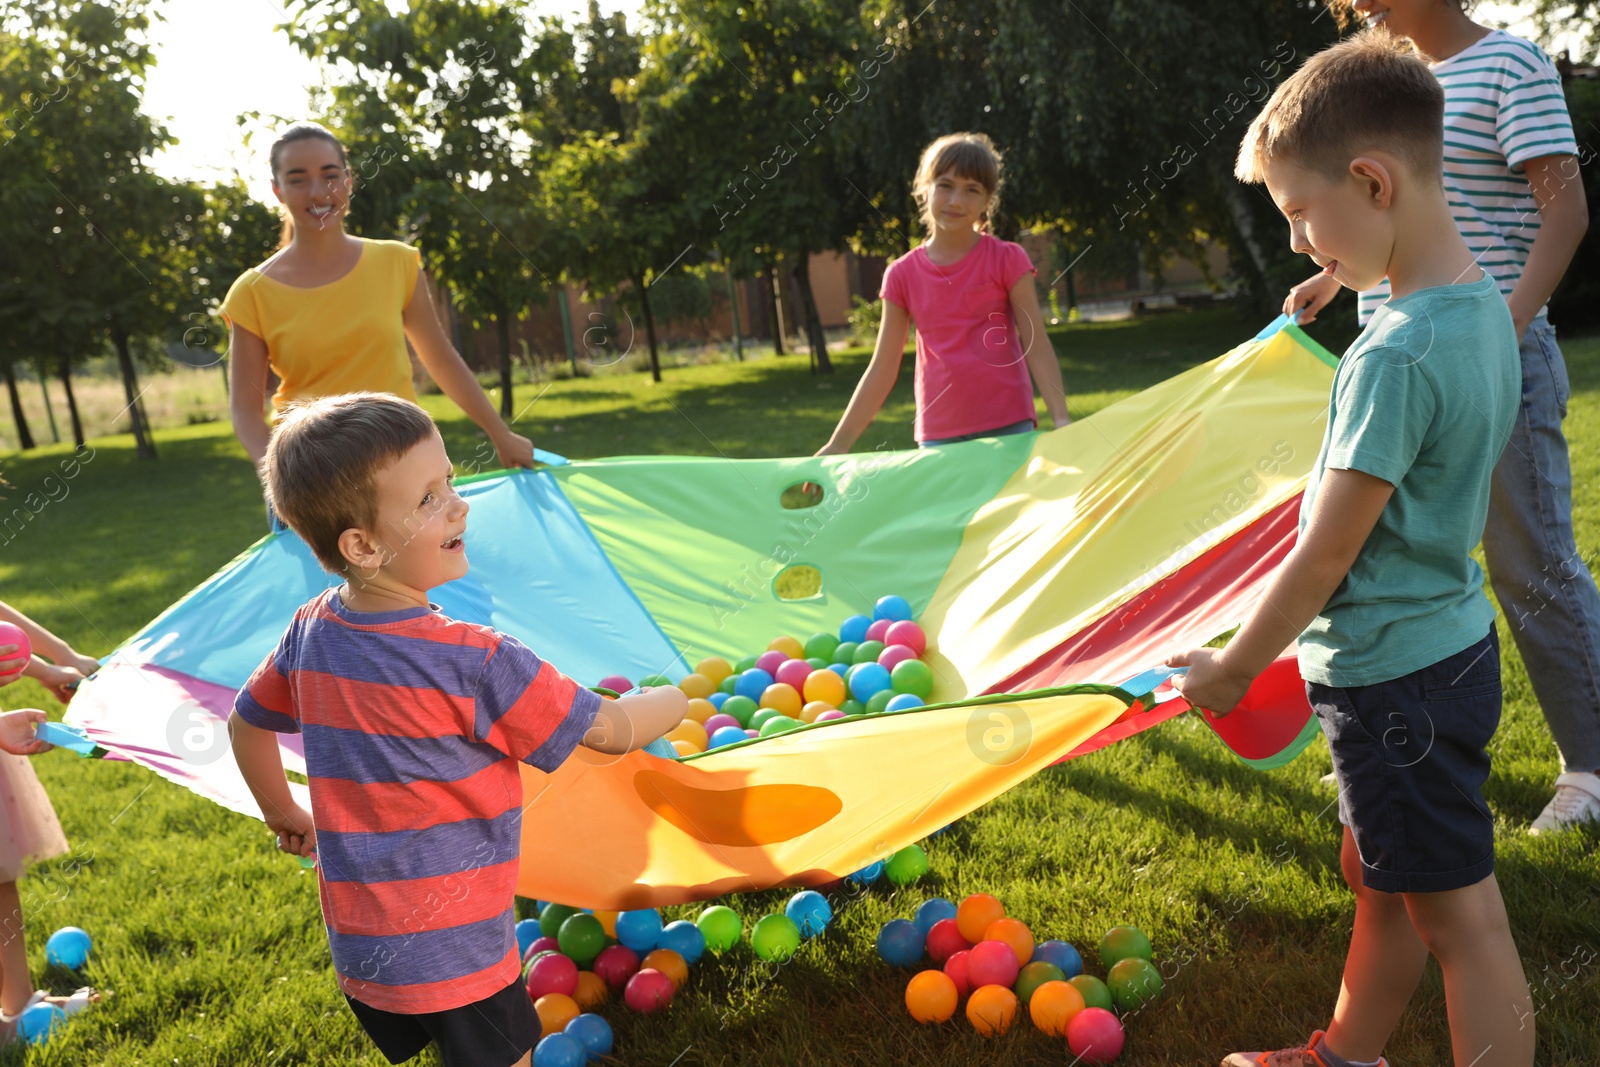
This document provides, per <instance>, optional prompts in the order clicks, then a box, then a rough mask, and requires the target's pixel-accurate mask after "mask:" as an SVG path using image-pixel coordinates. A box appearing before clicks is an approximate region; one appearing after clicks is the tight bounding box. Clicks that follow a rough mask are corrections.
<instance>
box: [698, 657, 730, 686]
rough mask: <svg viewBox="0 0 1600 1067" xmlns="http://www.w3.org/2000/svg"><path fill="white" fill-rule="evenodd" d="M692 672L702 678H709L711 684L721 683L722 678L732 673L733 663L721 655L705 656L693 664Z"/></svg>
mask: <svg viewBox="0 0 1600 1067" xmlns="http://www.w3.org/2000/svg"><path fill="white" fill-rule="evenodd" d="M694 673H696V674H698V675H700V677H702V678H709V679H711V684H712V685H713V686H718V685H721V684H722V680H723V679H724V678H726V677H727V676H728V675H730V674H732V673H733V665H732V664H731V663H729V662H728V661H727V660H725V659H723V658H722V657H721V656H707V657H706V658H705V659H703V660H701V661H700V662H699V663H696V664H695V665H694Z"/></svg>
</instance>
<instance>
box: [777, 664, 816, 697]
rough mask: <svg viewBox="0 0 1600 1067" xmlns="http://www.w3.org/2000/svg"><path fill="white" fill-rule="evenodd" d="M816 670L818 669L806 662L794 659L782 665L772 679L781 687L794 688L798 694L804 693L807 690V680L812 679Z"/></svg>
mask: <svg viewBox="0 0 1600 1067" xmlns="http://www.w3.org/2000/svg"><path fill="white" fill-rule="evenodd" d="M814 670H816V668H815V667H813V666H811V664H809V663H807V662H806V661H805V660H803V659H792V660H789V661H788V662H786V663H780V664H779V665H778V670H777V673H776V674H774V675H773V676H772V678H773V680H774V681H776V682H778V683H779V684H780V685H790V686H793V687H794V691H795V692H796V693H803V692H805V688H806V679H807V678H809V677H811V672H812V671H814Z"/></svg>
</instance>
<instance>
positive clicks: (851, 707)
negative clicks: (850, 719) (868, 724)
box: [839, 700, 867, 715]
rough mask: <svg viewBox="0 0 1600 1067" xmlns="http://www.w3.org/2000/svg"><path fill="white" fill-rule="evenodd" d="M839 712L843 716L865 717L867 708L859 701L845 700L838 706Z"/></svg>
mask: <svg viewBox="0 0 1600 1067" xmlns="http://www.w3.org/2000/svg"><path fill="white" fill-rule="evenodd" d="M839 711H840V712H841V713H842V714H845V715H865V714H866V713H867V706H866V705H865V704H863V703H861V701H859V700H846V701H845V702H844V703H843V704H840V705H839Z"/></svg>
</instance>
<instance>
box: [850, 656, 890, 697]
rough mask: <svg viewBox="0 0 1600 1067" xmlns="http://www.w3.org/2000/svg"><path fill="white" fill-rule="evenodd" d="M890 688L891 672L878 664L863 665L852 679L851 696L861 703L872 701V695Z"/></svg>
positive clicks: (854, 673) (852, 674) (854, 672)
mask: <svg viewBox="0 0 1600 1067" xmlns="http://www.w3.org/2000/svg"><path fill="white" fill-rule="evenodd" d="M888 688H889V672H888V671H886V670H884V669H883V668H882V667H881V666H879V665H878V664H876V663H863V664H861V665H860V666H859V667H858V668H857V669H856V670H855V671H853V672H852V673H851V677H850V695H851V696H853V697H855V698H856V699H857V700H860V701H863V702H865V701H867V700H870V699H872V694H874V693H881V692H882V691H883V690H885V689H888Z"/></svg>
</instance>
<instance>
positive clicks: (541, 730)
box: [229, 393, 687, 1067]
mask: <svg viewBox="0 0 1600 1067" xmlns="http://www.w3.org/2000/svg"><path fill="white" fill-rule="evenodd" d="M263 478H264V480H265V482H266V487H267V495H268V499H269V500H270V501H271V503H272V505H273V507H274V508H275V510H276V511H277V514H278V515H280V516H282V518H283V519H284V521H285V522H287V523H288V524H289V526H290V527H291V528H292V529H293V530H294V531H295V532H296V533H297V534H299V535H300V536H301V538H303V539H304V540H305V542H306V544H307V545H309V546H310V548H311V550H312V551H313V552H314V553H315V554H316V556H317V559H318V561H320V562H321V563H322V565H323V566H324V567H325V568H327V570H328V571H330V572H332V573H335V574H339V575H342V576H343V577H344V578H345V580H346V581H345V584H344V585H342V586H340V587H338V588H335V589H330V590H328V591H327V592H325V593H323V594H322V595H320V596H318V597H317V598H316V599H314V600H312V601H311V602H310V603H309V604H306V605H305V606H303V607H302V608H301V609H300V610H299V611H298V612H296V613H295V617H294V621H293V623H291V624H290V626H289V629H288V630H287V632H285V633H284V635H283V638H282V639H281V640H280V641H279V642H278V647H277V648H276V649H274V650H273V652H272V654H271V655H270V656H268V657H267V658H266V659H265V660H264V661H263V662H262V664H261V665H260V666H259V667H257V668H256V671H255V673H254V674H253V675H251V677H250V681H249V682H248V684H246V686H245V688H244V689H243V690H241V691H240V693H239V696H238V698H237V700H236V702H235V704H234V714H233V718H232V720H231V721H230V724H229V725H230V730H231V733H232V736H233V751H234V758H235V759H236V760H237V761H238V764H239V770H240V772H241V773H242V774H243V776H244V779H245V781H246V783H247V784H248V785H249V786H250V790H251V792H252V793H253V794H254V795H255V798H256V802H257V803H258V804H259V805H260V806H261V811H262V813H263V815H264V816H265V819H266V823H267V826H268V828H269V829H271V830H273V831H275V832H276V833H277V835H278V847H279V848H281V849H283V850H284V851H287V852H292V853H295V854H297V855H301V856H309V855H311V854H313V853H315V854H316V855H317V857H318V861H319V862H318V883H319V888H320V890H321V897H322V914H323V920H324V922H325V923H326V924H327V927H328V943H329V947H330V949H331V950H332V955H333V965H334V970H335V971H336V972H337V974H338V979H339V987H340V989H341V990H343V992H344V994H345V997H346V999H347V1000H348V1001H349V1004H350V1007H351V1010H352V1011H353V1012H354V1013H355V1015H356V1018H357V1019H358V1020H359V1021H360V1022H361V1025H362V1027H363V1028H365V1030H366V1031H367V1033H368V1034H369V1035H370V1036H371V1037H372V1039H373V1041H374V1042H375V1043H376V1044H377V1046H378V1048H379V1050H380V1051H382V1052H383V1054H384V1055H385V1056H386V1057H387V1058H388V1059H389V1062H390V1063H401V1062H403V1061H405V1060H408V1059H411V1058H412V1057H413V1056H416V1055H417V1054H418V1053H420V1052H421V1051H422V1050H423V1049H424V1048H426V1047H427V1045H428V1044H429V1043H430V1042H437V1043H438V1045H439V1050H440V1054H441V1057H442V1059H443V1062H444V1063H446V1064H448V1065H452V1067H453V1065H458V1064H459V1065H467V1064H471V1065H474V1067H508V1065H512V1064H528V1063H530V1062H531V1055H532V1051H531V1050H532V1048H533V1044H534V1042H535V1041H536V1040H537V1039H538V1037H539V1021H538V1018H537V1016H536V1015H535V1013H534V1011H533V1004H532V1001H531V1000H530V999H529V997H528V993H527V991H526V989H524V988H523V986H522V984H521V982H520V981H519V980H518V979H519V972H520V963H521V961H520V959H519V956H518V953H517V940H516V935H515V933H514V930H513V926H514V921H515V913H514V911H513V906H512V905H513V896H514V893H515V888H516V878H517V866H518V855H519V848H520V840H521V827H522V782H521V778H520V774H519V771H518V769H517V763H518V761H522V762H526V763H528V764H531V765H532V766H534V767H538V768H539V769H541V770H544V771H553V770H555V769H556V768H557V767H559V766H560V765H561V763H562V762H563V761H564V760H565V759H566V758H567V756H568V755H569V754H570V753H571V752H572V750H573V749H574V748H575V747H577V746H578V745H580V744H582V745H585V746H587V747H589V748H593V749H597V750H599V751H602V752H612V753H622V752H628V751H631V750H633V749H637V748H641V747H643V746H644V745H645V744H646V743H648V742H649V741H651V740H653V739H654V738H656V737H659V736H660V735H661V734H663V733H665V732H666V731H667V730H669V729H671V728H672V727H673V726H675V725H677V723H678V722H679V721H681V720H682V718H683V715H684V712H685V711H686V710H687V704H686V700H685V698H684V696H683V694H682V693H681V692H680V691H679V690H677V689H673V688H661V689H653V690H649V691H647V692H645V693H643V694H639V695H636V696H632V697H624V698H622V699H619V700H617V701H614V702H612V701H608V702H605V703H604V704H602V702H601V700H600V698H599V697H598V696H596V695H595V694H594V693H591V692H590V691H589V690H587V689H585V688H583V687H582V686H580V685H578V684H577V683H575V682H574V681H572V679H570V678H567V677H566V676H564V675H563V674H561V672H559V671H558V670H556V669H555V668H554V667H552V666H551V665H550V664H548V663H546V662H543V661H542V660H540V659H539V657H538V656H536V655H534V653H533V652H531V651H530V650H529V649H528V648H526V647H525V646H524V645H522V644H521V643H520V642H518V641H517V640H516V639H515V638H513V637H509V636H507V635H504V634H500V633H496V632H495V631H494V630H492V629H490V628H489V627H487V626H478V625H474V624H472V623H466V622H458V621H456V620H454V619H449V618H446V617H445V616H444V615H441V614H440V613H439V611H438V609H437V608H435V607H433V606H432V605H430V604H429V602H428V595H427V594H428V591H429V590H431V589H433V588H434V587H436V586H439V585H443V584H444V583H445V582H448V581H452V580H454V579H456V578H460V577H462V576H463V575H465V574H466V573H467V556H466V548H465V545H464V543H463V537H464V535H465V534H466V529H467V522H466V519H467V510H468V506H467V503H466V501H464V500H463V499H462V498H461V497H460V496H459V495H457V493H456V491H455V489H454V488H453V486H452V481H453V474H452V470H451V466H450V459H449V457H448V456H447V455H446V454H445V448H444V442H443V440H441V439H440V437H439V432H438V430H437V429H436V428H435V427H434V425H433V421H432V420H431V419H430V418H429V417H428V414H427V413H426V412H425V411H423V410H422V409H421V408H420V407H418V406H417V405H416V404H413V403H411V402H410V401H408V400H402V399H400V398H399V397H395V396H391V395H388V394H385V393H353V394H347V395H344V396H336V397H326V398H323V399H320V400H314V401H310V402H308V403H304V404H299V405H294V406H291V407H290V408H289V409H287V410H286V411H285V412H284V415H283V417H282V419H281V420H280V421H279V422H278V425H277V427H276V428H275V429H274V431H273V434H272V439H271V442H270V443H269V445H268V447H267V454H266V460H265V463H264V465H263ZM275 733H299V734H300V735H301V737H302V740H303V741H304V745H305V759H306V776H307V778H308V779H309V780H310V790H311V809H312V810H311V811H310V812H307V811H305V810H304V809H303V808H301V807H300V806H299V805H297V804H296V803H295V802H294V800H293V799H292V797H291V796H290V793H289V790H288V787H287V784H286V783H285V780H284V774H283V764H282V761H281V760H280V758H279V755H278V745H277V739H276V738H275V737H274V734H275Z"/></svg>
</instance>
